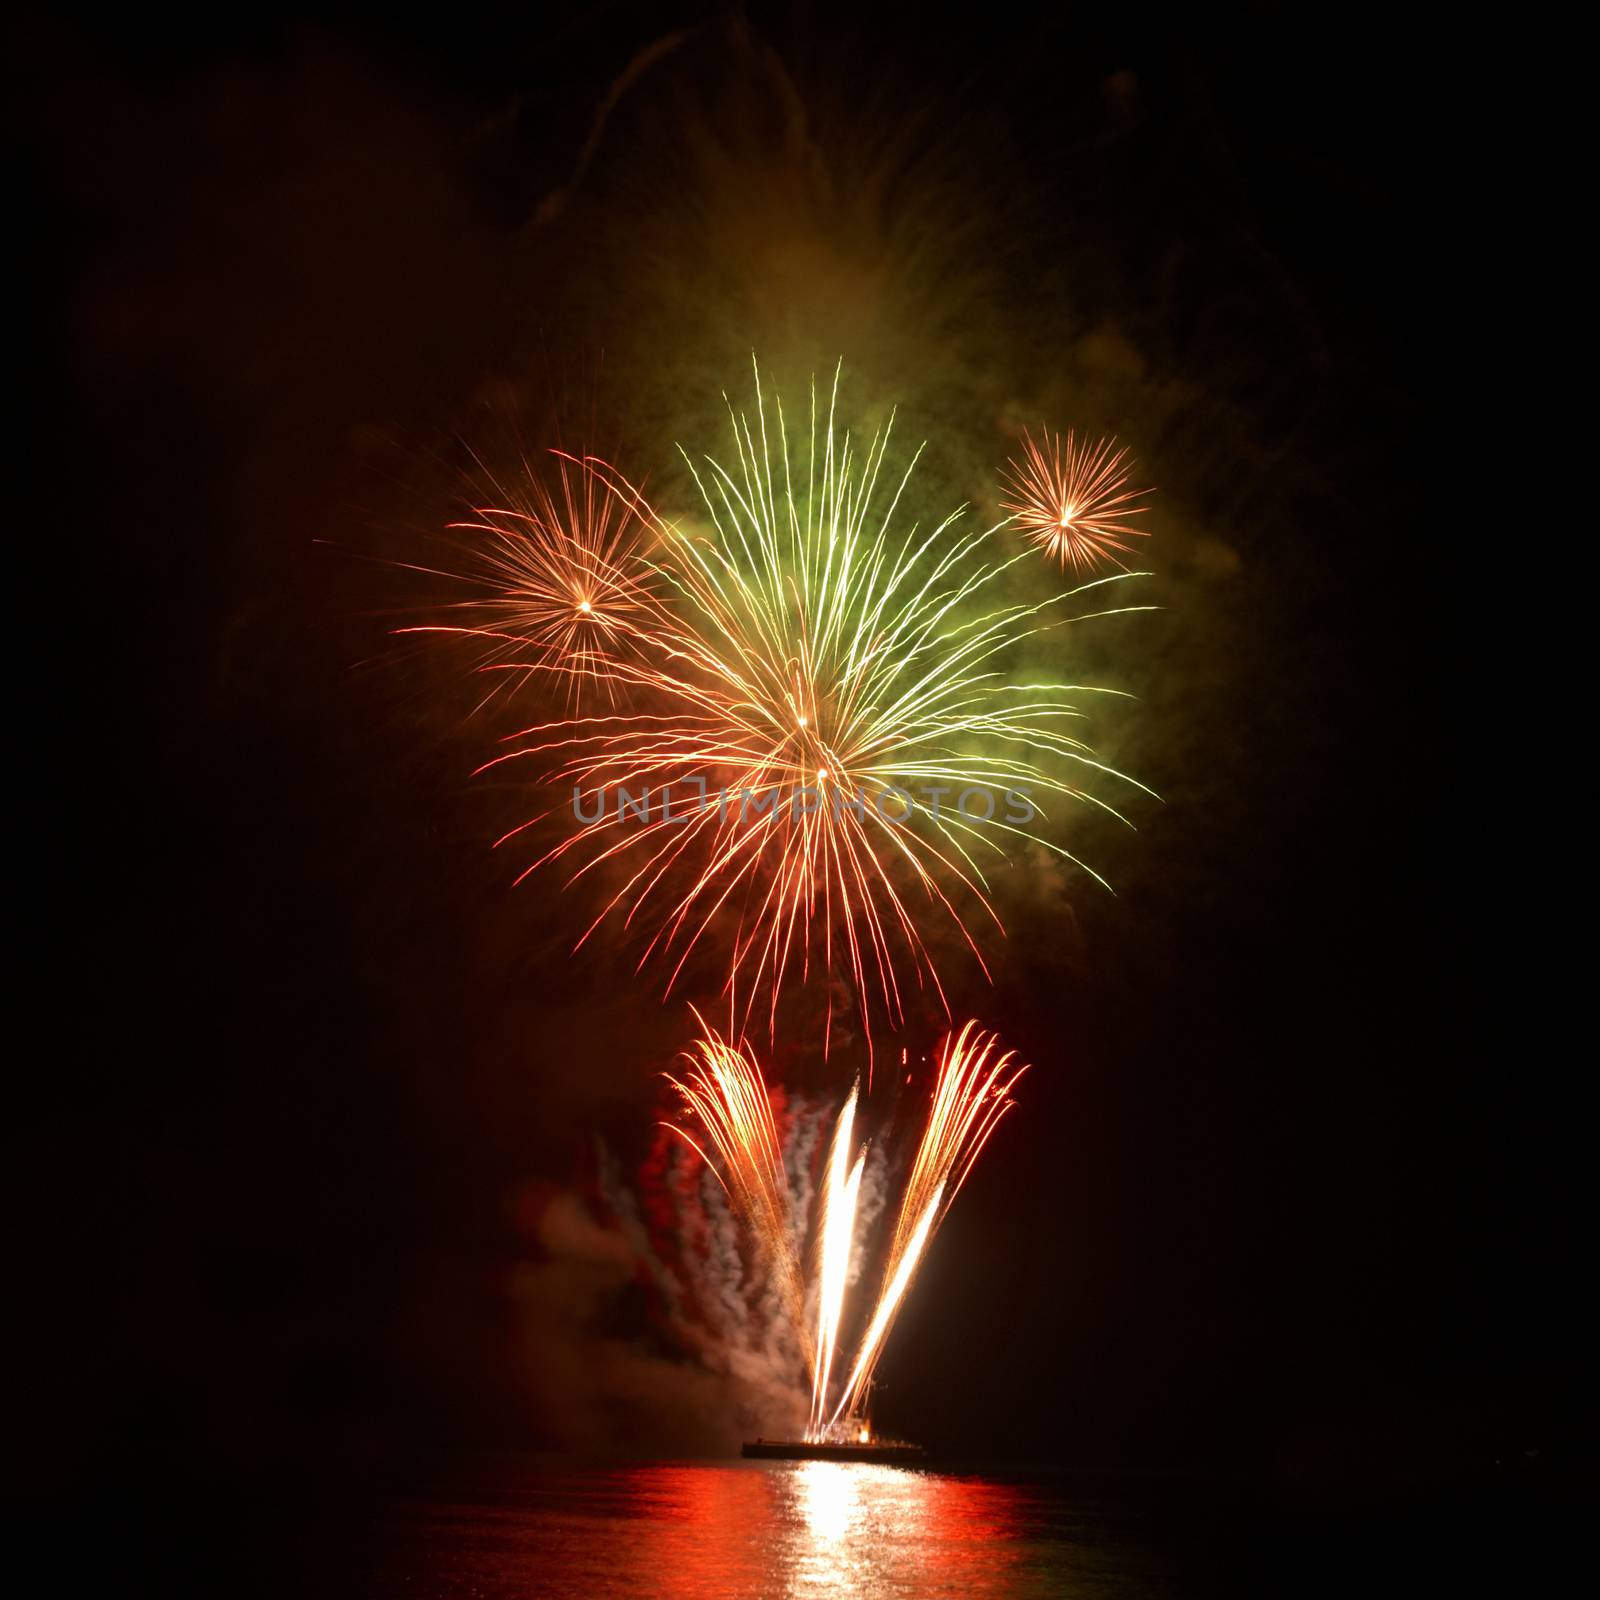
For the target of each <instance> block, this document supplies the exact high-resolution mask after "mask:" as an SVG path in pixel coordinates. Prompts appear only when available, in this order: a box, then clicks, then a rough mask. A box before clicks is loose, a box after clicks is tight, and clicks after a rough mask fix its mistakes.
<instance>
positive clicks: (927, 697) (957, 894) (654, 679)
mask: <svg viewBox="0 0 1600 1600" xmlns="http://www.w3.org/2000/svg"><path fill="white" fill-rule="evenodd" d="M837 381H838V380H837V377H836V378H835V394H834V396H833V397H831V398H830V399H829V400H828V402H827V406H826V409H825V411H824V412H823V413H822V414H820V415H819V412H818V407H817V399H816V396H815V394H813V397H812V403H811V417H810V425H809V430H808V431H807V432H804V433H802V436H801V437H799V438H798V439H797V441H796V444H795V446H794V448H792V449H791V445H790V438H789V432H788V428H787V426H786V423H785V419H784V414H783V411H782V408H781V406H777V405H775V404H774V405H772V407H771V412H772V414H771V415H770V416H769V401H768V399H767V397H766V396H765V395H764V394H763V393H762V391H761V389H760V385H759V380H758V383H757V406H756V413H755V415H754V417H746V416H735V417H734V418H733V424H734V428H733V431H734V440H735V447H736V451H737V460H736V462H735V465H734V467H733V468H732V470H730V469H728V468H725V467H723V466H722V465H720V464H719V463H718V462H716V461H712V460H707V461H705V462H704V463H703V464H702V465H699V466H696V465H695V463H693V462H690V468H691V471H692V472H693V474H694V477H695V481H696V483H697V485H698V486H699V489H700V493H701V495H702V497H703V499H704V502H705V509H706V512H707V513H708V515H709V518H710V521H711V525H712V532H711V534H710V535H709V536H708V535H702V534H700V533H697V532H695V533H692V532H685V531H684V530H682V529H680V528H678V527H676V526H674V525H673V524H671V523H670V522H668V521H666V520H664V519H663V518H661V517H660V516H659V515H658V514H657V513H656V512H655V511H654V510H652V509H651V508H649V507H648V506H647V505H646V504H645V502H644V500H643V498H642V496H641V495H640V494H639V493H638V491H637V490H634V489H633V488H632V487H631V486H629V485H628V484H626V483H625V482H624V481H623V480H621V479H620V477H619V476H618V475H616V474H614V473H610V469H608V468H606V467H605V466H604V465H603V464H602V463H599V462H591V463H590V466H591V469H592V471H593V472H594V473H595V474H596V475H597V476H606V475H607V474H610V479H609V481H611V482H612V483H613V489H614V492H615V493H616V495H617V496H618V498H619V499H620V500H623V501H625V502H626V504H627V506H628V508H629V511H630V513H632V514H634V515H637V516H638V517H639V518H640V519H641V520H642V521H643V522H645V523H647V524H648V525H649V526H651V527H652V528H653V529H654V531H655V535H656V548H655V552H654V554H653V555H652V557H651V558H650V560H649V562H648V563H647V566H648V569H649V572H650V574H651V583H652V594H653V596H654V597H655V598H652V599H650V600H649V602H648V603H647V611H648V621H647V623H645V624H643V625H641V627H640V628H639V630H638V635H637V638H635V639H634V640H633V642H634V643H636V644H637V645H638V648H637V649H630V650H628V651H626V652H619V653H618V654H617V655H616V656H615V657H614V658H607V659H606V660H604V661H603V662H596V661H595V660H594V659H593V658H584V659H583V666H584V667H586V668H587V667H592V668H593V670H594V672H595V674H596V676H597V678H598V681H599V682H600V683H601V684H602V685H603V686H604V687H605V688H606V690H607V691H608V692H610V693H611V694H613V695H614V696H615V697H616V698H617V699H618V700H619V701H626V702H629V703H630V708H629V709H627V710H625V711H624V712H622V713H621V714H617V715H604V716H593V715H585V716H574V717H569V718H566V719H564V720H560V721H550V722H542V723H538V724H534V725H532V726H529V727H527V728H524V729H522V730H521V731H520V732H518V733H516V734H513V735H511V736H510V737H509V738H508V739H507V741H506V743H507V746H508V748H507V750H506V752H505V754H503V755H501V756H499V757H497V758H495V760H494V761H491V762H489V763H486V766H490V767H493V766H498V765H499V764H501V763H503V762H509V761H521V760H529V761H534V762H538V763H540V764H542V765H543V766H544V768H545V771H544V772H543V776H545V777H546V779H547V780H548V781H549V782H550V783H551V784H552V785H553V786H555V787H556V788H557V791H558V792H559V793H562V795H563V802H565V800H566V792H567V791H568V790H570V795H571V800H570V812H571V813H572V814H575V815H576V817H577V821H578V826H576V827H574V828H573V829H572V830H571V831H570V832H568V833H567V834H566V836H565V837H564V838H562V839H561V841H560V842H559V843H557V844H555V845H554V846H553V847H551V848H550V849H548V850H547V851H546V852H545V853H544V854H542V855H540V856H539V857H538V858H537V859H536V860H535V861H534V862H533V863H532V864H531V865H530V866H529V867H528V868H527V869H526V872H532V871H534V870H535V869H536V868H538V867H540V866H542V865H546V864H556V863H560V864H562V865H563V866H569V867H570V869H571V870H570V873H569V876H568V879H567V881H568V883H569V884H572V883H575V882H576V880H578V879H579V878H582V877H584V876H585V875H586V874H595V875H596V876H598V875H599V871H601V870H604V871H615V872H616V873H617V877H618V886H616V887H615V888H614V889H613V890H612V891H611V892H610V894H609V898H607V899H606V900H605V902H604V904H603V905H602V906H601V908H600V911H599V914H598V915H597V916H596V917H595V918H594V919H593V921H592V922H591V923H590V924H589V926H588V928H587V929H586V931H585V932H584V934H583V936H582V938H581V939H580V940H579V943H580V944H581V943H582V942H583V941H584V940H586V939H588V938H589V937H590V936H591V935H592V934H593V933H594V932H595V931H596V929H598V928H599V927H600V925H601V924H602V923H603V922H604V921H605V920H606V918H607V916H608V915H610V914H612V913H616V914H618V915H619V916H620V917H621V919H622V923H623V926H624V927H633V926H640V927H642V928H644V929H645V931H646V932H647V934H648V939H647V942H646V944H645V948H644V950H643V953H642V955H641V956H640V964H641V966H642V965H643V963H644V962H645V961H646V960H648V959H649V958H650V956H651V955H652V954H657V953H659V954H661V955H663V956H666V957H668V958H669V959H671V960H672V966H671V971H670V974H669V976H668V979H667V988H668V990H669V992H670V990H671V989H672V987H673V985H674V984H676V983H677V982H678V980H679V978H680V977H681V976H682V974H683V971H684V967H685V964H686V963H687V962H688V960H689V957H690V955H691V954H692V953H693V952H694V951H695V950H696V948H697V947H698V946H699V945H700V943H701V941H702V940H707V941H711V940H715V941H718V942H721V943H723V947H724V949H725V951H726V965H725V967H724V969H723V970H724V976H725V986H726V987H725V992H727V993H728V994H730V995H731V994H734V993H736V992H737V991H738V990H739V988H740V987H741V986H742V988H743V1003H744V1005H745V1008H746V1009H745V1013H744V1017H745V1019H746V1020H747V1019H748V1017H749V1014H750V1011H751V1009H752V1008H753V1007H754V1006H755V1005H756V1003H757V1001H758V1000H760V1001H761V1002H762V1003H763V1004H764V1005H765V1006H766V1007H767V1008H768V1011H769V1018H768V1021H769V1037H770V1036H772V1035H774V1034H775V1033H776V1027H777V1008H778V1002H779V998H780V994H781V992H782V989H783V986H784V983H785V980H786V978H788V977H790V976H794V977H797V978H798V979H799V980H800V981H801V982H804V981H805V980H806V979H807V978H808V977H809V976H810V975H811V971H812V965H813V962H815V963H816V964H817V966H818V968H819V971H820V974H821V976H823V977H824V978H829V977H837V978H840V979H843V980H844V981H846V982H847V983H848V984H849V985H850V986H851V988H852V989H853V991H854V993H855V995H856V997H857V998H858V1000H859V1002H860V1007H861V1010H860V1015H861V1018H862V1023H863V1031H864V1033H865V1035H866V1038H867V1041H868V1047H869V1050H870V1049H871V1045H872V1038H873V1030H874V1026H875V1024H876V1023H877V1022H878V1021H879V1020H881V1019H882V1018H883V1017H884V1016H887V1018H888V1019H889V1021H890V1022H891V1023H895V1024H898V1023H899V1022H901V1021H902V1020H903V1018H904V1014H905V1011H904V995H903V991H904V989H905V988H906V987H907V986H908V985H911V984H915V985H916V986H918V987H925V988H928V989H931V990H932V992H933V993H934V995H935V997H936V998H937V1000H938V1001H939V1002H940V1003H941V1004H942V1003H943V1002H944V991H943V987H942V983H941V979H940V974H939V972H938V970H937V969H936V967H935V963H934V960H933V956H932V954H931V951H930V948H929V942H928V941H927V939H926V937H925V932H926V930H927V929H928V927H929V915H928V910H926V909H924V907H925V906H926V907H928V908H936V915H938V916H940V917H947V918H948V919H949V922H950V924H951V926H952V927H953V929H954V930H955V931H956V932H957V933H958V934H959V936H960V938H961V940H962V941H963V942H964V943H965V944H966V946H967V947H968V948H969V950H970V952H971V954H972V955H973V957H974V958H975V959H976V960H977V961H978V963H979V965H980V966H983V964H984V956H983V952H982V950H981V948H980V945H979V942H978V933H979V932H981V931H982V929H983V928H984V926H985V925H987V926H988V927H991V928H992V929H993V930H995V931H997V932H1000V933H1003V931H1004V929H1003V927H1002V925H1001V923H1000V919H999V916H998V914H997V913H996V911H995V909H994V906H993V904H992V902H991V899H990V896H989V886H988V882H987V880H986V877H985V870H986V868H988V867H990V866H991V865H995V864H999V863H1001V862H1003V861H1004V860H1005V859H1006V857H1007V852H1008V850H1009V849H1010V848H1012V847H1013V845H1014V841H1016V840H1019V839H1020V840H1025V841H1029V842H1032V843H1035V844H1037V845H1039V846H1041V847H1042V848H1044V849H1046V850H1049V851H1052V852H1053V853H1055V854H1057V855H1059V856H1062V857H1064V858H1065V859H1067V860H1068V861H1071V862H1073V863H1074V864H1076V865H1078V866H1082V867H1083V868H1084V870H1085V871H1087V872H1089V874H1090V876H1092V877H1095V878H1096V879H1097V881H1101V882H1103V881H1104V880H1103V879H1099V876H1098V874H1096V873H1094V872H1093V870H1092V869H1091V868H1088V867H1087V866H1084V864H1083V863H1082V862H1081V861H1079V859H1078V857H1077V856H1076V855H1074V854H1072V853H1071V852H1070V851H1069V850H1068V849H1067V848H1065V847H1064V846H1063V845H1062V844H1061V843H1059V842H1058V841H1057V839H1055V838H1054V837H1052V836H1051V835H1050V834H1049V833H1047V832H1046V831H1045V830H1044V829H1043V828H1042V827H1041V826H1040V825H1039V818H1040V815H1041V806H1042V804H1043V803H1044V802H1045V801H1046V800H1047V799H1049V800H1054V799H1060V800H1062V801H1063V802H1068V803H1073V804H1076V803H1082V804H1085V805H1089V806H1092V807H1094V808H1096V809H1097V810H1100V811H1104V812H1108V813H1110V814H1111V815H1112V816H1114V817H1117V818H1118V819H1119V820H1123V821H1126V819H1125V818H1122V817H1121V814H1120V812H1118V811H1117V810H1116V809H1115V808H1114V807H1113V806H1112V805H1111V803H1110V802H1109V801H1108V800H1106V799H1105V798H1104V797H1103V795H1102V794H1101V793H1099V792H1098V791H1099V790H1100V789H1101V788H1103V787H1104V786H1105V785H1106V784H1108V783H1110V784H1117V783H1126V784H1129V785H1130V786H1131V787H1133V788H1138V789H1143V785H1140V784H1137V783H1135V782H1134V781H1133V780H1132V779H1127V778H1124V777H1123V776H1122V775H1121V774H1119V773H1116V772H1115V771H1113V770H1112V769H1111V768H1110V767H1108V766H1106V765H1105V764H1103V763H1101V762H1099V761H1097V760H1096V759H1095V758H1094V756H1093V753H1092V751H1091V749H1090V747H1089V746H1088V745H1087V744H1086V743H1084V742H1083V741H1082V739H1080V738H1079V737H1076V736H1075V734H1074V733H1073V732H1072V731H1069V730H1073V729H1078V728H1081V725H1082V721H1083V717H1084V699H1085V697H1087V696H1090V695H1095V694H1118V693H1119V691H1114V690H1098V689H1093V688H1090V687H1087V686H1085V685H1082V684H1074V683H1071V682H1067V681H1048V680H1047V681H1034V680H1033V679H1032V678H1031V677H1030V676H1029V675H1027V674H1021V673H1019V669H1018V662H1017V656H1018V654H1019V652H1020V651H1021V649H1022V648H1023V646H1024V645H1025V643H1026V642H1027V641H1029V640H1031V639H1032V638H1033V636H1034V635H1036V634H1040V633H1045V632H1049V631H1050V630H1053V629H1057V628H1063V627H1065V626H1067V625H1068V624H1070V623H1073V622H1077V621H1082V620H1086V617H1087V616H1090V615H1092V616H1103V615H1107V614H1110V613H1111V612H1112V611H1116V610H1143V609H1147V608H1145V607H1142V606H1137V607H1102V606H1100V605H1099V604H1098V597H1097V602H1096V609H1095V610H1093V611H1091V612H1088V613H1083V614H1073V611H1072V609H1071V607H1070V606H1066V607H1063V605H1062V603H1063V602H1070V601H1072V600H1073V598H1074V597H1075V596H1077V595H1080V594H1082V593H1083V592H1084V589H1086V588H1090V587H1096V586H1099V585H1104V584H1106V583H1112V582H1116V581H1118V580H1119V579H1120V578H1123V577H1127V576H1133V575H1131V574H1118V575H1117V576H1116V577H1115V578H1102V579H1099V580H1096V583H1095V584H1091V585H1085V586H1082V587H1080V588H1077V589H1073V590H1071V591H1068V592H1067V593H1064V594H1052V595H1050V596H1048V597H1046V598H1045V599H1043V600H1040V601H1037V602H1025V601H1008V600H1005V599H1002V598H1001V597H1000V595H999V594H997V593H996V592H995V591H996V586H997V585H998V584H1000V581H1001V579H1002V575H1003V574H1004V573H1005V572H1006V571H1007V570H1008V568H1009V567H1011V566H1012V565H1014V564H1015V563H1016V562H1018V561H1020V560H1023V559H1025V557H1024V555H1022V554H1013V555H1011V556H1009V557H1007V556H997V555H996V550H997V546H996V544H995V542H994V540H993V539H992V538H991V537H990V533H991V532H992V531H993V530H983V529H974V530H965V531H963V530H960V529H958V528H957V526H956V524H957V520H958V516H959V513H957V514H955V515H952V516H950V517H947V518H946V519H945V520H944V521H942V522H940V523H939V524H938V525H937V526H935V527H933V528H931V529H930V530H923V529H919V528H918V526H917V525H916V522H915V520H914V518H913V517H912V516H911V515H909V514H908V512H906V511H905V510H903V509H902V501H903V500H904V499H905V498H906V490H907V485H908V483H909V480H910V477H911V472H912V469H913V467H914V466H915V461H916V457H915V456H912V457H911V458H910V461H909V462H908V463H907V464H905V465H904V467H903V470H898V472H896V471H894V470H891V469H890V468H889V467H888V465H887V451H888V446H889V434H888V431H887V429H886V430H885V431H884V432H882V433H879V434H877V435H874V436H873V437H872V439H871V440H870V442H868V443H867V444H866V446H865V448H864V449H862V448H860V447H859V446H857V445H856V444H855V443H854V441H853V440H852V439H851V436H850V435H849V433H848V432H846V431H843V430H842V429H840V428H838V427H836V425H835V420H834V407H835V404H836V400H837ZM797 433H801V430H797ZM574 670H579V669H578V668H574ZM1145 792H1146V793H1148V792H1149V791H1148V790H1146V791H1145ZM624 794H626V795H628V796H631V797H632V798H633V800H634V801H635V802H637V801H638V799H639V797H640V796H641V795H643V796H645V797H646V804H645V806H644V808H643V814H641V811H640V808H639V807H638V806H637V805H635V807H634V809H633V810H631V811H629V810H627V808H625V807H624V805H623V804H622V802H621V799H620V798H619V797H620V796H622V795H624ZM651 796H654V797H655V804H654V808H653V809H652V808H651V806H650V804H649V800H650V797H651ZM719 796H720V798H719ZM1019 796H1020V797H1023V798H1022V799H1018V798H1017V797H1019ZM940 797H943V800H944V803H943V806H942V807H941V804H940ZM955 797H961V798H960V799H959V800H958V799H957V798H955ZM967 797H974V798H972V799H971V802H970V804H969V803H968V798H967ZM556 810H559V811H560V812H561V814H562V816H563V818H565V816H566V815H567V814H568V806H567V805H566V804H565V803H563V804H560V805H559V806H558V807H557V808H556ZM554 814H555V812H554V811H552V812H550V813H546V815H554ZM541 820H543V818H542V817H536V818H533V819H530V820H529V821H528V822H526V823H523V824H521V825H520V826H518V827H517V828H514V829H512V830H511V831H510V832H508V833H507V834H506V835H504V837H503V838H502V839H501V840H500V841H499V842H500V843H502V844H504V843H507V842H509V841H510V840H513V839H515V838H517V837H518V836H519V835H521V834H522V833H523V832H524V830H525V829H527V828H529V827H532V826H533V825H534V823H535V822H538V821H541ZM524 875H526V873H525V874H524ZM985 970H987V969H986V968H985ZM879 1001H881V1007H880V1005H879V1003H878V1002H879ZM946 1009H948V1008H946ZM830 1027H831V1013H830ZM830 1039H831V1033H829V1034H825V1036H824V1041H823V1044H824V1050H825V1051H826V1050H827V1048H828V1046H829V1042H830ZM869 1064H870V1063H869ZM869 1081H870V1074H869Z"/></svg>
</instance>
